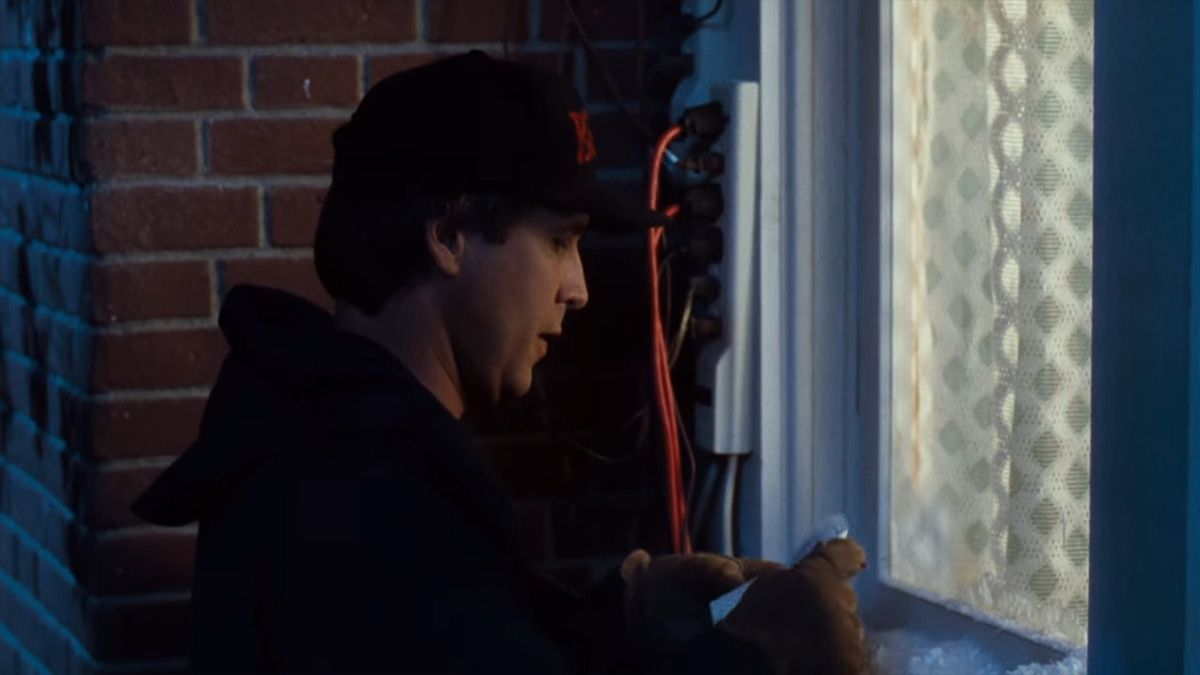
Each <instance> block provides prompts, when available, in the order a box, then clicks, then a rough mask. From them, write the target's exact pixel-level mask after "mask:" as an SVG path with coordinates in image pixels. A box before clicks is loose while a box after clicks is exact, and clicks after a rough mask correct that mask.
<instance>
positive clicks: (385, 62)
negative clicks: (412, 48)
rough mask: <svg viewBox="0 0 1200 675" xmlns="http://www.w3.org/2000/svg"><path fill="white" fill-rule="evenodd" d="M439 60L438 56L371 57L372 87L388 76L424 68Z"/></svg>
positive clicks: (389, 55) (401, 55) (391, 55)
mask: <svg viewBox="0 0 1200 675" xmlns="http://www.w3.org/2000/svg"><path fill="white" fill-rule="evenodd" d="M438 58H439V56H438V55H437V54H387V55H384V56H372V57H370V61H369V62H368V64H369V66H368V67H369V75H370V78H371V79H370V86H372V87H374V86H375V85H376V84H378V83H379V81H380V80H382V79H383V78H385V77H387V76H388V75H394V74H395V73H399V72H401V71H404V70H408V69H409V68H416V67H417V66H423V65H425V64H426V63H431V62H433V61H436V60H437V59H438Z"/></svg>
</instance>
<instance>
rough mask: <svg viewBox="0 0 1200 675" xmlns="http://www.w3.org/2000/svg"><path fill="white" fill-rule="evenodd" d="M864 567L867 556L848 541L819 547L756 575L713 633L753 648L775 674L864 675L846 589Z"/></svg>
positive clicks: (862, 649) (853, 607)
mask: <svg viewBox="0 0 1200 675" xmlns="http://www.w3.org/2000/svg"><path fill="white" fill-rule="evenodd" d="M866 566H867V556H866V552H865V551H864V550H863V548H862V547H861V546H859V545H858V543H856V542H855V541H854V540H852V539H834V540H831V541H828V542H825V543H822V544H819V545H818V546H817V547H816V548H815V549H814V550H813V552H812V553H810V554H809V555H808V556H807V557H805V558H804V559H803V560H801V561H800V562H799V563H797V564H796V565H795V566H794V567H790V568H783V567H781V568H777V569H771V570H766V571H764V572H762V573H761V574H759V575H758V577H757V579H756V580H755V581H754V583H753V584H751V585H750V586H749V587H748V588H747V589H746V590H745V593H744V594H743V595H742V597H741V600H740V601H739V602H738V604H737V605H736V606H735V607H734V608H733V609H732V610H731V611H730V612H729V614H728V615H726V616H725V618H724V619H722V620H721V621H720V622H719V623H718V624H717V628H718V629H719V630H722V631H726V632H728V633H730V634H731V635H734V636H735V637H737V638H738V639H739V640H742V641H745V642H750V643H753V644H755V645H757V646H758V647H759V649H761V650H762V651H763V652H764V653H766V654H767V656H768V658H769V660H770V661H771V663H772V664H773V666H774V668H773V669H774V671H775V672H777V673H827V674H831V675H862V674H863V673H867V672H869V658H868V656H867V651H866V646H865V644H864V639H863V630H862V623H861V621H860V620H859V618H858V603H857V599H856V597H855V595H854V589H852V588H851V587H850V584H849V582H850V579H852V578H853V577H854V575H855V574H857V573H858V572H859V571H861V570H862V569H865V568H866Z"/></svg>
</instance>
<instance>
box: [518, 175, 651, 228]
mask: <svg viewBox="0 0 1200 675" xmlns="http://www.w3.org/2000/svg"><path fill="white" fill-rule="evenodd" d="M533 192H534V193H533V194H530V196H531V197H533V198H534V199H537V200H538V201H542V202H545V203H547V204H549V205H551V206H555V207H558V208H562V209H567V210H569V211H576V212H579V213H586V214H588V215H589V216H591V218H590V219H589V221H588V228H589V229H596V230H602V231H605V232H637V231H640V230H646V229H648V228H651V227H664V226H666V224H667V223H668V222H670V219H669V218H667V217H666V216H665V215H663V214H661V213H658V212H656V211H652V210H650V208H649V207H647V206H646V205H645V204H643V203H641V202H640V201H638V200H636V199H633V198H632V197H630V196H629V195H628V194H626V193H625V192H622V191H621V190H619V189H617V188H615V187H612V186H609V185H605V184H603V183H600V182H598V181H596V182H589V183H587V184H585V185H581V186H579V187H578V188H576V189H574V190H553V191H551V190H547V191H546V193H545V194H537V191H536V190H535V191H533Z"/></svg>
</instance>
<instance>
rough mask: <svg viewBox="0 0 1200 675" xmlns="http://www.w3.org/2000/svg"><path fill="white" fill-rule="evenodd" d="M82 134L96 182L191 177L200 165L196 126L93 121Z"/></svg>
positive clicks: (168, 122)
mask: <svg viewBox="0 0 1200 675" xmlns="http://www.w3.org/2000/svg"><path fill="white" fill-rule="evenodd" d="M85 133H86V135H87V159H88V163H89V165H90V169H91V172H92V175H94V176H95V177H97V178H112V177H114V176H129V175H143V174H153V175H162V176H167V175H169V176H186V175H194V174H195V173H196V171H197V169H198V168H199V165H200V162H199V153H198V152H197V143H196V140H197V138H198V134H197V132H196V123H195V122H191V121H188V120H154V121H150V120H137V121H118V120H112V121H109V120H105V121H92V122H89V123H88V124H87V126H86V127H85Z"/></svg>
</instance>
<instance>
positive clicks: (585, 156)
mask: <svg viewBox="0 0 1200 675" xmlns="http://www.w3.org/2000/svg"><path fill="white" fill-rule="evenodd" d="M567 114H568V115H570V116H571V121H572V122H574V123H575V161H576V162H578V163H579V164H581V165H582V164H587V163H588V162H590V161H592V160H594V159H596V141H594V140H593V139H592V130H591V129H590V128H589V127H588V114H587V111H586V110H579V111H575V112H569V113H567Z"/></svg>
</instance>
